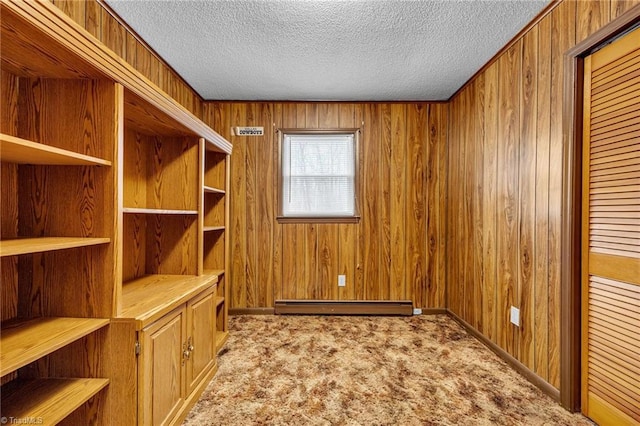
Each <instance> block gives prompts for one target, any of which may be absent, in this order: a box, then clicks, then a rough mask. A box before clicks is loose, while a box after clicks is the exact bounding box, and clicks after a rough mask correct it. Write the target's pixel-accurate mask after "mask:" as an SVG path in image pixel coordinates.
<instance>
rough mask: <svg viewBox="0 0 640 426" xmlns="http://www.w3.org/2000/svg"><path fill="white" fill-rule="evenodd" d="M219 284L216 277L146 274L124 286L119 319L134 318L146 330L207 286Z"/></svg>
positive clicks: (206, 275) (209, 275) (139, 327)
mask: <svg viewBox="0 0 640 426" xmlns="http://www.w3.org/2000/svg"><path fill="white" fill-rule="evenodd" d="M217 282H218V277H217V276H216V275H213V274H205V275H199V276H197V275H145V276H143V277H140V278H136V279H134V280H132V281H129V282H126V283H124V284H123V285H122V311H121V312H120V315H118V318H126V319H133V320H135V321H136V323H137V327H138V330H141V329H143V328H144V327H146V326H147V325H149V324H151V323H152V322H154V321H155V320H157V319H159V318H160V317H162V316H163V315H165V314H166V313H168V312H171V311H172V310H173V309H175V308H176V307H178V306H179V305H181V304H183V303H185V302H186V301H187V300H189V299H191V298H192V297H193V296H195V295H196V294H198V293H200V292H201V291H203V290H205V289H206V288H207V287H209V286H211V285H213V284H215V283H217Z"/></svg>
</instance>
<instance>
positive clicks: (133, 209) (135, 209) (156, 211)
mask: <svg viewBox="0 0 640 426" xmlns="http://www.w3.org/2000/svg"><path fill="white" fill-rule="evenodd" d="M122 212H123V213H130V214H167V215H169V214H187V215H197V214H198V210H176V209H173V210H172V209H145V208H139V207H125V208H123V209H122Z"/></svg>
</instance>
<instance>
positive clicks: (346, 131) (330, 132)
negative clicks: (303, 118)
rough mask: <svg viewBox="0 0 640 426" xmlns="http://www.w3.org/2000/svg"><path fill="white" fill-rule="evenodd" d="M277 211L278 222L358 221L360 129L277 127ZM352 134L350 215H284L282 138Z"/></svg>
mask: <svg viewBox="0 0 640 426" xmlns="http://www.w3.org/2000/svg"><path fill="white" fill-rule="evenodd" d="M277 132H278V188H277V191H278V212H277V215H276V219H277V221H278V222H279V223H357V222H359V221H360V160H359V158H360V129H359V128H345V129H341V128H335V129H278V130H277ZM347 134H352V135H353V141H354V158H353V162H354V164H353V165H354V177H353V179H354V182H353V184H354V191H353V192H354V200H353V201H354V206H353V210H354V211H353V215H350V216H322V215H317V216H315V215H314V216H285V215H284V208H283V207H284V203H283V196H284V194H283V186H284V176H283V175H282V173H283V169H282V155H283V144H284V138H285V136H287V135H347Z"/></svg>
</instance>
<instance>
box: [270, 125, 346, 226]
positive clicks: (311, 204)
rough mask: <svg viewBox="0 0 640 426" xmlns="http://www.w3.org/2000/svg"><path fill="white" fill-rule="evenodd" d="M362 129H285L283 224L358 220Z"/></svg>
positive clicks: (282, 141)
mask: <svg viewBox="0 0 640 426" xmlns="http://www.w3.org/2000/svg"><path fill="white" fill-rule="evenodd" d="M358 132H359V131H358V130H357V129H342V130H300V129H297V130H281V131H280V185H279V186H280V188H279V190H280V215H279V219H280V220H281V221H286V220H287V219H292V221H306V222H351V221H356V220H357V219H358V205H357V194H356V192H357V169H358V168H357V162H356V158H357V149H358Z"/></svg>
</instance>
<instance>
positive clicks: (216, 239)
mask: <svg viewBox="0 0 640 426" xmlns="http://www.w3.org/2000/svg"><path fill="white" fill-rule="evenodd" d="M202 144H203V146H202V147H201V150H202V153H203V154H202V155H203V159H204V167H203V177H202V181H203V183H202V205H203V210H204V211H203V226H202V229H203V233H204V239H203V268H204V270H205V271H207V272H210V273H213V274H215V275H217V276H218V296H217V297H218V298H217V299H216V342H217V344H216V347H217V349H218V350H220V349H222V346H223V345H224V343H225V342H226V340H227V337H228V330H227V324H228V318H227V317H228V300H229V288H228V285H227V282H226V281H227V280H226V279H225V271H228V264H227V262H228V259H229V256H228V252H229V247H228V244H229V237H228V234H227V229H228V225H229V201H228V196H227V191H226V189H227V188H229V163H230V161H229V156H228V155H227V154H226V153H224V152H220V151H219V150H217V149H216V148H215V147H214V146H213V145H211V144H208V143H206V142H204V141H203V142H202Z"/></svg>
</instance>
